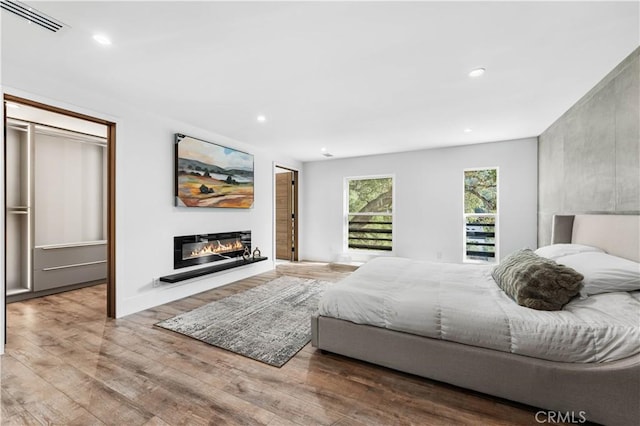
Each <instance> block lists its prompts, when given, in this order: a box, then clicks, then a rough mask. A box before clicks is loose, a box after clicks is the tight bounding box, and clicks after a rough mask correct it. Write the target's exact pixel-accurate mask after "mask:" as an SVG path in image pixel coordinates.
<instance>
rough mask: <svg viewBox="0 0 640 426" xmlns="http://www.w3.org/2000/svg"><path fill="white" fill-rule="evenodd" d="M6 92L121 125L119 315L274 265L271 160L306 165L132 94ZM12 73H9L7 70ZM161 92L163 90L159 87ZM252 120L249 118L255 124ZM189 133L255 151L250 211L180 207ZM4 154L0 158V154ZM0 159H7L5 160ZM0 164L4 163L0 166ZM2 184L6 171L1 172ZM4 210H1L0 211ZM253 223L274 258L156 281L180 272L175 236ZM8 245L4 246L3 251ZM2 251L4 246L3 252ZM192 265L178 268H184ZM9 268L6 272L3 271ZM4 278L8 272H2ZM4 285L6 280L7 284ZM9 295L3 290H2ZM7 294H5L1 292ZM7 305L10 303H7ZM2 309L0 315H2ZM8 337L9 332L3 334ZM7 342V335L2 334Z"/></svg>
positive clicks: (18, 84)
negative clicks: (155, 111)
mask: <svg viewBox="0 0 640 426" xmlns="http://www.w3.org/2000/svg"><path fill="white" fill-rule="evenodd" d="M12 74H13V75H14V81H11V82H9V83H11V85H9V84H8V82H3V83H4V85H3V86H2V88H1V90H0V92H1V94H3V95H4V94H5V93H7V94H12V95H15V96H20V97H23V98H27V99H31V100H34V101H38V102H42V103H45V104H49V105H53V106H57V107H60V108H64V109H69V110H72V111H76V112H79V113H83V114H87V115H90V116H94V117H97V118H102V119H106V120H109V121H113V122H115V123H116V179H117V182H116V192H117V197H116V268H117V269H116V315H117V316H118V317H121V316H124V315H128V314H131V313H133V312H136V311H140V310H143V309H146V308H149V307H152V306H156V305H159V304H162V303H167V302H170V301H172V300H176V299H179V298H183V297H186V296H189V295H191V294H195V293H198V292H202V291H205V290H208V289H211V288H214V287H217V286H220V285H225V284H228V283H230V282H233V281H236V280H239V279H242V278H246V277H249V276H252V275H255V274H257V273H261V272H264V271H267V270H270V269H272V268H273V265H274V264H273V261H272V259H273V254H272V235H273V168H272V167H273V166H272V165H273V162H274V161H276V162H278V163H282V164H288V165H291V166H292V167H297V168H301V166H302V165H301V164H300V163H299V162H297V161H294V160H292V159H290V158H288V157H287V156H285V155H279V154H277V153H273V152H272V151H264V150H260V149H257V148H256V147H255V146H252V145H248V144H245V143H242V142H239V141H235V140H232V139H230V138H226V137H224V136H222V135H218V134H216V133H214V132H213V131H212V130H211V129H201V128H197V127H194V126H191V125H189V124H188V123H184V122H179V121H176V120H172V119H171V118H168V117H161V116H155V115H150V114H147V113H145V112H144V111H141V110H137V109H135V108H134V107H132V106H131V105H132V104H133V102H134V101H135V94H132V99H131V102H130V103H128V102H127V101H128V100H127V99H118V100H115V99H107V98H104V97H99V96H94V95H93V94H91V93H87V92H84V91H78V90H76V89H75V88H74V87H73V85H72V83H70V82H51V81H46V77H45V76H43V78H42V79H41V80H38V79H32V78H29V74H25V80H24V81H18V80H19V78H18V77H17V76H19V73H12ZM4 75H6V73H5V74H4ZM159 90H160V89H159ZM252 124H253V123H247V125H252ZM176 132H178V133H184V134H187V135H190V136H194V137H197V138H200V139H204V140H208V141H212V142H217V143H220V144H223V145H226V146H229V147H233V148H237V149H240V150H242V151H245V152H249V153H252V154H254V159H255V202H254V207H253V208H252V209H247V210H244V209H187V208H177V207H174V198H173V197H174V194H173V185H174V184H173V179H174V177H173V174H174V171H173V168H174V159H173V156H174V133H176ZM0 160H2V159H1V158H0ZM0 164H4V163H3V160H2V161H0ZM0 167H1V166H0ZM0 176H2V177H0V188H3V187H4V182H3V179H4V177H3V176H4V174H2V175H0ZM2 215H3V212H0V217H1V216H2ZM245 229H251V230H252V232H253V235H252V238H253V245H254V247H255V246H258V247H259V248H260V249H261V251H262V255H263V256H268V257H269V259H270V260H269V261H265V262H260V263H257V264H255V265H250V266H247V267H242V268H236V269H233V270H229V271H225V272H222V273H218V274H214V275H209V276H206V277H202V278H200V279H194V280H191V281H185V282H183V283H180V284H175V285H171V284H169V285H162V286H157V285H154V280H155V279H156V278H158V277H159V276H162V275H168V274H171V273H174V272H175V271H174V270H173V237H174V236H176V235H185V234H196V233H209V232H219V231H235V230H245ZM0 232H4V230H2V231H0ZM0 250H2V249H0ZM0 254H1V252H0ZM189 269H190V268H184V269H180V270H179V271H178V272H182V271H187V270H189ZM0 272H3V271H0ZM0 276H2V277H4V273H2V274H1V275H0ZM2 285H3V288H4V282H3V283H2ZM0 293H1V294H4V291H1V292H0ZM0 297H1V295H0ZM2 307H4V304H2ZM3 317H4V315H2V312H0V321H2V318H3ZM0 339H2V340H3V337H2V336H0ZM0 341H1V340H0Z"/></svg>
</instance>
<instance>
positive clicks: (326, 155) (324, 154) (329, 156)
mask: <svg viewBox="0 0 640 426" xmlns="http://www.w3.org/2000/svg"><path fill="white" fill-rule="evenodd" d="M322 155H323V156H325V157H327V158H331V157H333V154H329V153H328V152H323V153H322Z"/></svg>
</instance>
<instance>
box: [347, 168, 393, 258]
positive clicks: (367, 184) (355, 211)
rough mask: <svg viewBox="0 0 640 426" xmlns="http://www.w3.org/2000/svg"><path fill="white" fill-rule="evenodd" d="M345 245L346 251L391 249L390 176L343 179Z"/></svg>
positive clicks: (391, 207) (391, 204)
mask: <svg viewBox="0 0 640 426" xmlns="http://www.w3.org/2000/svg"><path fill="white" fill-rule="evenodd" d="M345 190H346V191H345V192H346V194H345V204H346V208H345V210H346V212H345V213H346V214H345V229H346V232H345V245H346V248H347V249H349V250H376V251H378V250H381V251H391V250H393V177H392V176H369V177H353V178H347V179H346V182H345Z"/></svg>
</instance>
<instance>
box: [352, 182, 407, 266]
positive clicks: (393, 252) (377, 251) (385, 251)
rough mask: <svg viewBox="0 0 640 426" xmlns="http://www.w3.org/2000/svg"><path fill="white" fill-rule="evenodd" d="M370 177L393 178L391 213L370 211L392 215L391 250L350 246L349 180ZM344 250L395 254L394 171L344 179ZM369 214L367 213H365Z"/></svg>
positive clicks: (375, 214) (355, 252)
mask: <svg viewBox="0 0 640 426" xmlns="http://www.w3.org/2000/svg"><path fill="white" fill-rule="evenodd" d="M369 179H391V213H390V214H386V213H385V214H380V213H369V215H371V216H391V250H375V249H361V248H350V247H349V215H350V212H349V182H351V181H353V180H369ZM342 196H343V203H342V206H343V208H342V226H343V229H342V251H343V252H344V253H351V254H367V253H369V254H374V255H377V256H394V255H395V252H396V245H395V234H396V220H395V217H396V175H395V174H393V173H389V174H380V175H364V176H347V177H345V178H344V181H343V189H342ZM363 215H367V213H365V214H363Z"/></svg>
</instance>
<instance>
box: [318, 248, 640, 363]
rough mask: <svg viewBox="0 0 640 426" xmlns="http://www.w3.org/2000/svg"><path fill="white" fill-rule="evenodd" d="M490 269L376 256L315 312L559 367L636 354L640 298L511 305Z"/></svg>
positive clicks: (330, 291)
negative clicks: (557, 306)
mask: <svg viewBox="0 0 640 426" xmlns="http://www.w3.org/2000/svg"><path fill="white" fill-rule="evenodd" d="M490 271H491V267H490V266H484V265H482V266H479V265H468V264H465V265H462V264H447V263H433V262H424V261H417V260H411V259H405V258H397V257H392V258H389V257H380V258H376V259H373V260H371V261H369V262H368V263H367V264H365V265H363V266H361V267H360V268H359V269H358V270H357V271H356V272H354V273H353V274H351V275H350V276H349V277H347V278H346V279H345V280H343V281H342V282H340V283H338V284H336V285H334V286H332V287H330V288H329V289H327V291H326V292H325V293H324V295H323V296H322V299H321V300H320V303H319V314H320V315H323V316H329V317H334V318H339V319H343V320H348V321H352V322H354V323H358V324H369V325H374V326H377V327H384V328H388V329H392V330H397V331H403V332H407V333H413V334H417V335H421V336H427V337H431V338H435V339H444V340H449V341H452V342H457V343H464V344H468V345H473V346H480V347H485V348H490V349H495V350H499V351H504V352H511V353H515V354H520V355H526V356H531V357H535V358H542V359H547V360H552V361H561V362H580V363H589V362H606V361H613V360H616V359H622V358H626V357H628V356H631V355H634V354H637V353H640V292H639V291H636V292H629V293H627V292H616V293H607V294H599V295H596V296H591V297H589V298H587V299H583V300H581V299H578V298H576V299H574V300H572V301H571V302H570V303H569V304H567V305H566V306H565V307H564V309H563V310H562V311H553V312H549V311H537V310H534V309H529V308H525V307H522V306H519V305H518V304H516V303H515V302H514V301H513V300H511V299H510V298H509V297H508V296H507V295H506V294H505V293H504V292H503V291H502V290H501V289H500V288H499V287H498V286H497V285H496V283H495V281H494V280H493V278H492V277H491V274H490Z"/></svg>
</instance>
